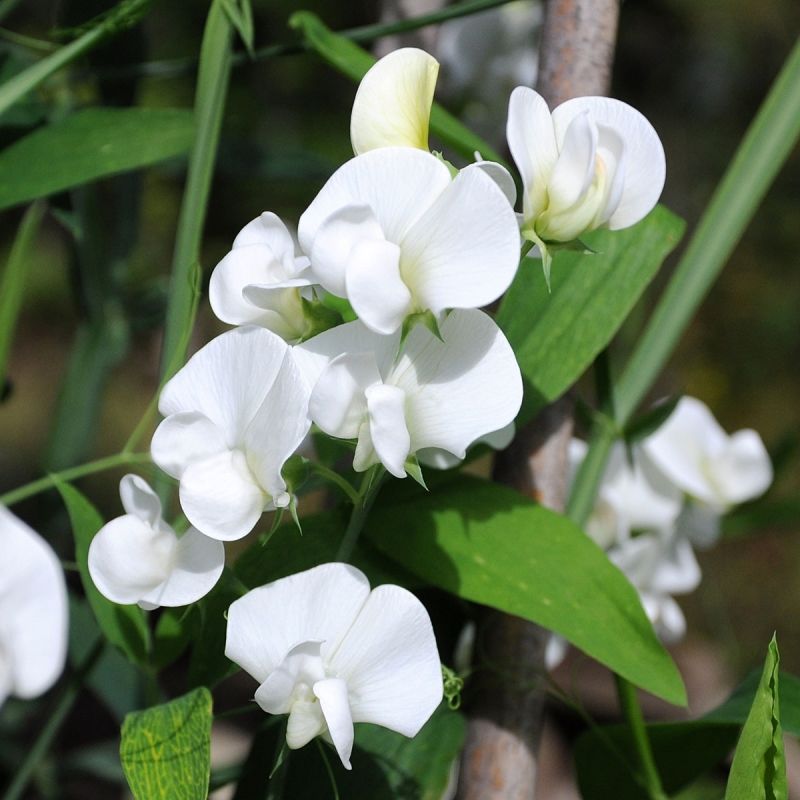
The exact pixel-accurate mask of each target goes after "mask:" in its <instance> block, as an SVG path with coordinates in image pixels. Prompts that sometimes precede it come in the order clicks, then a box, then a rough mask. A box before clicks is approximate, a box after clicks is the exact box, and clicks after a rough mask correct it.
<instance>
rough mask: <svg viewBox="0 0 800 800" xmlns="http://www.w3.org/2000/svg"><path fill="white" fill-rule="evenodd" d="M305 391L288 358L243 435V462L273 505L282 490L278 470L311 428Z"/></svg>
mask: <svg viewBox="0 0 800 800" xmlns="http://www.w3.org/2000/svg"><path fill="white" fill-rule="evenodd" d="M308 401H309V391H308V385H307V384H306V382H305V380H304V379H303V376H302V374H301V372H300V369H299V367H298V366H297V364H296V363H295V361H294V358H292V357H291V355H289V357H287V358H286V359H285V360H284V362H283V366H282V367H281V371H280V373H279V374H278V376H277V378H276V379H275V382H274V383H273V384H272V387H271V388H270V390H269V392H268V393H267V396H266V398H264V402H263V403H262V405H261V408H260V409H259V410H258V413H257V414H256V415H255V417H254V418H253V421H252V422H251V423H250V425H249V426H248V428H247V432H246V434H245V447H246V450H247V463H248V465H249V467H250V469H251V470H252V472H253V474H254V475H255V477H256V478H257V480H258V482H259V484H260V485H261V487H262V488H263V489H265V490H266V491H267V493H268V494H269V495H270V497H271V498H272V500H273V502H274V503H276V505H279V506H281V505H284V504H283V503H281V502H280V501H279V496H280V494H281V493H284V492H285V491H286V481H284V479H283V477H282V476H281V470H282V469H283V466H284V464H285V463H286V461H287V460H288V459H289V457H290V456H292V455H293V454H294V452H295V451H296V450H297V448H298V447H300V444H301V443H302V441H303V439H304V438H305V436H306V434H307V433H308V430H309V428H310V427H311V420H310V419H309V417H308Z"/></svg>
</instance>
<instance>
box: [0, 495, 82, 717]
mask: <svg viewBox="0 0 800 800" xmlns="http://www.w3.org/2000/svg"><path fill="white" fill-rule="evenodd" d="M0 543H1V544H2V553H3V555H2V558H0V705H2V704H3V702H4V701H5V699H6V698H7V697H8V696H9V695H14V696H15V697H20V698H22V699H26V700H27V699H30V698H32V697H37V696H38V695H40V694H42V693H44V692H46V691H47V690H48V689H49V688H50V687H51V686H52V685H53V684H54V683H55V682H56V681H57V680H58V677H59V675H61V672H62V671H63V669H64V661H65V659H66V655H67V628H68V621H67V587H66V583H65V581H64V572H63V570H62V569H61V563H60V562H59V560H58V558H57V557H56V554H55V553H54V552H53V550H52V548H51V547H50V545H48V544H47V543H46V542H45V541H44V539H42V538H41V537H40V536H39V534H37V533H36V532H35V531H34V530H32V529H31V528H29V527H28V526H27V525H26V524H25V523H24V522H22V520H20V519H18V518H17V517H16V516H14V514H12V513H11V512H10V511H9V510H8V509H7V508H4V507H3V506H0Z"/></svg>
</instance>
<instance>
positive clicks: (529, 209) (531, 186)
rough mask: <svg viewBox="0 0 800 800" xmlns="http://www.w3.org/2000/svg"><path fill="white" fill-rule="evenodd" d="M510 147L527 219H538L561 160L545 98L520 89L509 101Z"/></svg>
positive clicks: (507, 127)
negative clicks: (549, 184) (555, 167)
mask: <svg viewBox="0 0 800 800" xmlns="http://www.w3.org/2000/svg"><path fill="white" fill-rule="evenodd" d="M506 137H507V139H508V147H509V150H511V155H512V157H513V159H514V163H515V164H516V165H517V169H518V170H519V174H520V177H521V178H522V186H523V217H524V219H525V221H526V222H528V221H530V220H533V219H535V218H536V217H537V216H538V215H539V214H540V213H541V212H542V211H543V210H544V207H545V206H546V205H547V182H548V180H549V179H550V173H551V172H552V171H553V167H554V166H555V163H556V160H557V159H558V148H557V147H556V137H555V132H554V130H553V119H552V117H551V116H550V109H549V108H548V107H547V103H546V102H545V100H544V98H543V97H541V96H540V95H538V94H537V93H536V92H534V91H533V89H528V88H527V87H525V86H518V87H517V88H516V89H514V91H513V92H512V93H511V98H510V99H509V101H508V124H507V125H506Z"/></svg>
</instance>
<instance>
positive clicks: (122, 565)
mask: <svg viewBox="0 0 800 800" xmlns="http://www.w3.org/2000/svg"><path fill="white" fill-rule="evenodd" d="M177 544H178V541H177V538H176V536H175V534H174V533H173V532H172V530H171V529H170V528H168V527H167V526H166V525H163V524H162V525H159V526H158V527H153V526H151V525H148V524H147V523H146V522H144V521H142V520H141V519H139V517H137V516H133V515H132V514H125V516H122V517H117V518H116V519H112V520H111V521H110V522H108V523H106V524H105V525H104V526H103V527H102V528H100V530H99V531H98V532H97V534H96V535H95V537H94V539H92V543H91V544H90V545H89V574H90V575H91V576H92V581H93V582H94V585H95V586H96V587H97V588H98V590H99V591H100V594H102V595H103V596H104V597H107V598H108V599H109V600H111V601H113V602H114V603H122V604H123V605H124V604H128V603H138V602H139V601H140V600H141V599H143V598H144V597H146V596H147V595H150V594H152V593H154V592H155V590H157V589H159V588H160V587H161V584H162V583H163V582H164V581H165V580H166V579H167V577H168V575H169V571H170V569H171V566H172V559H173V552H174V550H175V547H176V546H177Z"/></svg>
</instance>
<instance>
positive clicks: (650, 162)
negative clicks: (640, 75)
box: [553, 97, 666, 230]
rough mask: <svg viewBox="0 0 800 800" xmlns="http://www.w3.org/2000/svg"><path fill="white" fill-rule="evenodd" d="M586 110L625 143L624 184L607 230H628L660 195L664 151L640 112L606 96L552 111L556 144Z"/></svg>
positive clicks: (576, 101) (569, 103) (579, 99)
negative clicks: (618, 135)
mask: <svg viewBox="0 0 800 800" xmlns="http://www.w3.org/2000/svg"><path fill="white" fill-rule="evenodd" d="M585 111H588V112H589V113H590V114H591V117H592V119H593V120H594V121H595V122H596V123H597V124H598V125H600V124H602V125H607V126H608V127H610V128H613V129H614V130H615V131H617V133H619V134H620V136H621V137H622V139H623V141H624V142H625V184H624V188H623V191H622V197H621V199H620V202H619V205H618V206H617V208H616V210H615V211H614V213H613V214H612V215H611V217H610V219H609V220H608V227H609V228H611V229H612V230H618V229H619V228H627V227H628V226H629V225H633V224H634V223H636V222H638V221H639V220H640V219H642V218H643V217H645V216H646V215H647V214H648V213H649V212H650V211H651V210H652V208H653V206H655V204H656V203H657V202H658V198H659V197H660V196H661V191H662V189H663V188H664V179H665V176H666V160H665V158H664V148H663V146H662V144H661V140H660V139H659V138H658V134H657V133H656V131H655V129H654V128H653V126H652V125H651V124H650V123H649V122H648V121H647V119H646V118H645V117H644V116H643V115H642V114H641V113H640V112H639V111H637V110H636V109H635V108H633V107H632V106H629V105H628V104H627V103H623V102H622V101H620V100H614V99H612V98H609V97H576V98H574V99H573V100H567V102H566V103H562V104H561V105H560V106H558V108H556V109H555V110H554V111H553V124H554V125H555V130H556V137H557V138H558V140H559V141H562V140H563V137H564V135H565V133H566V130H567V128H568V127H569V125H570V124H571V123H572V121H573V120H574V119H575V118H576V117H577V116H578V115H580V114H582V113H583V112H585Z"/></svg>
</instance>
